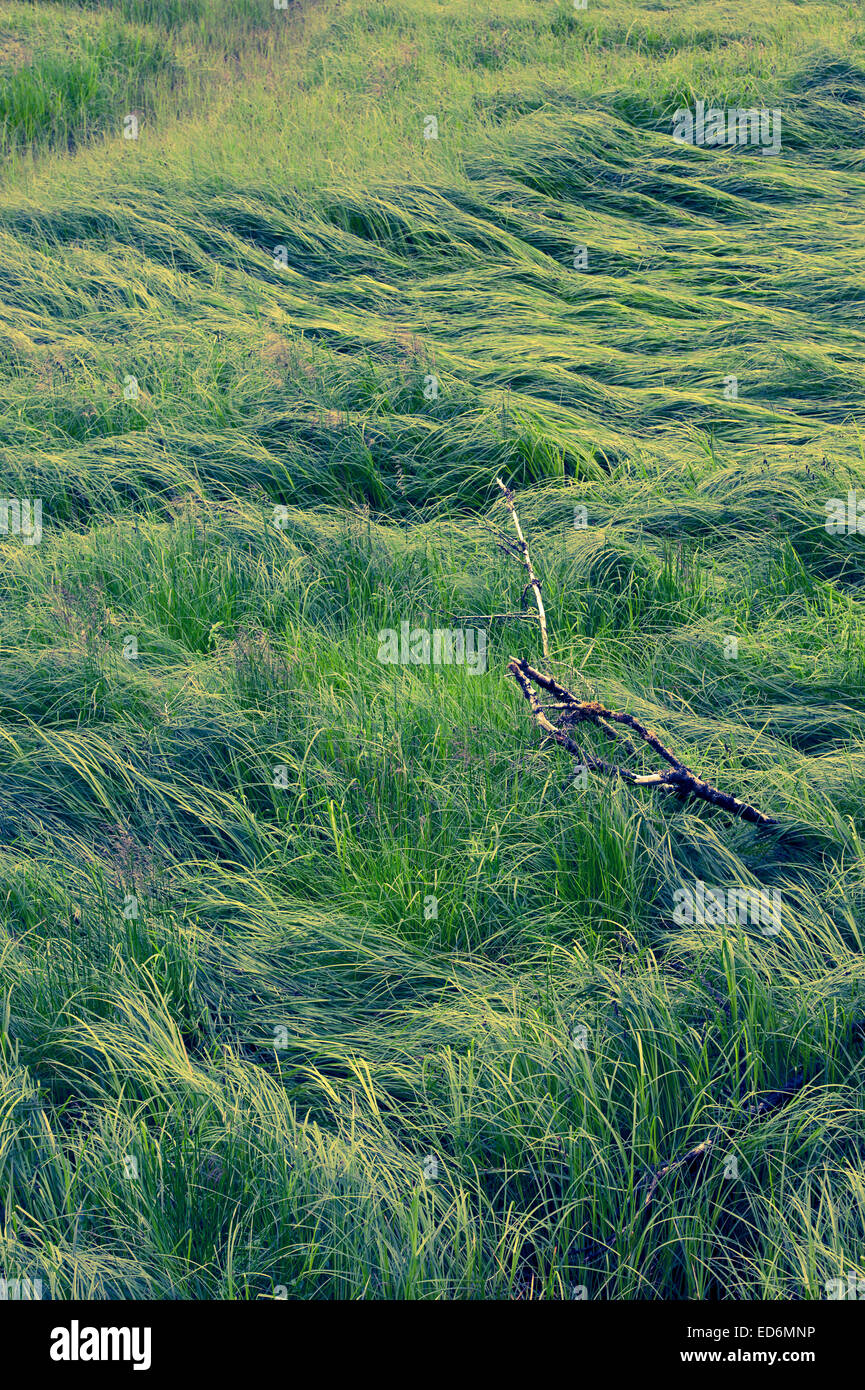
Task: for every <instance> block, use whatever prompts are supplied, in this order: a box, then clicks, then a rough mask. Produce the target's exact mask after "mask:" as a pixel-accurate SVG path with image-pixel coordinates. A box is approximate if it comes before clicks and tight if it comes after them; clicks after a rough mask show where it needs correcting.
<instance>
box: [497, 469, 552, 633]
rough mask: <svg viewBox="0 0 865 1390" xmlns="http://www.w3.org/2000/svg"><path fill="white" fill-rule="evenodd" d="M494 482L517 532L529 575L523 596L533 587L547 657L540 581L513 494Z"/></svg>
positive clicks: (502, 484)
mask: <svg viewBox="0 0 865 1390" xmlns="http://www.w3.org/2000/svg"><path fill="white" fill-rule="evenodd" d="M496 483H497V484H498V486H499V487H500V488H501V490H502V492H503V494H504V498H505V506H506V507H507V509H508V511H509V512H510V514H511V520H512V521H513V523H514V530H515V531H516V533H517V540H518V541H519V556H520V558H521V559H522V562H523V564H524V565H525V567H526V574H527V575H528V576H529V582H528V584H527V585H526V587H525V589H524V590H523V597H524V598H525V595H526V593H527V592H528V590H529V589H534V591H535V603H536V604H537V605H538V621H539V622H540V625H541V645H542V647H543V651H544V656H546V657H549V654H550V644H549V641H548V639H547V615H546V613H545V611H544V600H543V599H542V598H541V581H540V580H539V579H538V576H537V575H536V574H535V572H534V570H533V569H532V562H531V558H530V556H529V547H528V544H527V542H526V538H525V536H524V535H523V528H522V527H521V526H520V519H519V517H518V516H517V509H516V507H515V506H514V495H513V493H512V492H511V490H510V488H509V487H505V484H504V483H503V482H502V480H501V478H496ZM501 549H502V550H504V551H505V552H506V553H510V554H512V555H515V554H516V553H517V552H516V551H514V549H513V548H512V547H509V546H507V545H501Z"/></svg>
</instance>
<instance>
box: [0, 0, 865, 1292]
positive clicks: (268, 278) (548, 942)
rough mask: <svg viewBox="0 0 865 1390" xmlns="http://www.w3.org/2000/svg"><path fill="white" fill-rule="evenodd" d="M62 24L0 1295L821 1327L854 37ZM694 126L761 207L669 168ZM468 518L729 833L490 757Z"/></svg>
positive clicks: (499, 671)
mask: <svg viewBox="0 0 865 1390" xmlns="http://www.w3.org/2000/svg"><path fill="white" fill-rule="evenodd" d="M109 8H110V10H111V13H110V14H106V13H104V12H105V11H107V10H108V9H109ZM98 9H99V10H100V13H99V14H96V13H95V12H94V7H91V6H81V7H78V6H75V5H72V4H63V5H59V4H47V3H46V4H38V5H36V6H12V5H9V6H5V5H4V6H0V25H2V26H8V35H9V37H8V38H7V42H6V47H5V49H3V52H4V53H5V55H6V59H7V60H8V63H9V67H10V70H11V71H12V77H11V79H10V85H9V86H8V89H7V92H6V95H5V96H4V98H3V100H4V101H6V102H7V105H8V110H9V112H11V113H17V114H15V115H14V120H15V121H17V122H18V124H17V125H16V126H15V129H16V131H17V134H16V135H15V138H14V142H13V141H12V137H11V134H10V137H9V138H10V144H11V143H15V142H17V146H16V148H17V153H16V154H15V157H14V158H10V161H9V162H8V171H9V172H8V177H7V179H6V181H5V186H4V189H3V191H2V194H0V348H2V357H0V496H2V497H7V498H41V499H42V504H43V522H42V525H43V535H42V539H41V542H40V543H39V544H32V545H29V544H26V543H25V542H24V539H23V538H22V537H20V536H16V535H6V536H3V537H2V538H0V600H2V601H0V745H2V748H3V759H4V761H3V768H4V775H3V778H2V780H0V871H2V872H0V882H2V884H3V887H2V890H0V924H2V925H0V999H2V1001H3V1018H2V1030H0V1177H2V1181H0V1271H5V1273H6V1275H7V1277H9V1278H13V1277H16V1276H20V1277H30V1278H42V1280H43V1283H44V1286H45V1289H46V1292H50V1294H51V1296H53V1297H56V1298H70V1297H98V1298H117V1297H130V1298H153V1297H171V1298H232V1299H233V1298H242V1299H248V1298H280V1297H285V1296H287V1297H300V1298H335V1297H350V1298H480V1297H497V1298H568V1299H570V1298H580V1297H583V1296H586V1297H589V1298H592V1299H646V1298H649V1299H703V1298H708V1299H721V1298H747V1299H764V1298H765V1299H796V1300H798V1299H811V1298H822V1297H825V1296H826V1290H827V1284H828V1281H831V1280H846V1279H847V1277H848V1275H851V1274H852V1275H853V1276H854V1277H859V1278H865V1245H863V1214H865V1213H863V1203H865V1192H863V1185H862V1180H861V1155H862V1152H863V1144H865V1112H863V1102H862V1085H861V1082H862V1061H861V1057H862V1038H863V1019H865V1015H863V1002H862V1001H863V988H865V969H863V964H862V932H863V913H865V852H863V844H862V835H863V831H865V821H863V809H862V808H863V804H865V692H863V671H865V604H863V597H862V586H863V582H865V558H863V556H865V552H863V550H862V538H861V536H860V535H859V534H858V532H855V531H854V533H852V534H835V533H830V532H829V531H827V529H826V526H825V521H826V516H827V512H826V504H827V502H829V501H830V499H832V498H837V499H841V500H842V501H843V503H844V506H845V508H846V506H847V499H848V493H849V492H850V491H851V490H852V491H854V492H855V491H856V490H857V489H859V490H860V492H861V489H862V488H863V486H865V467H863V454H862V442H861V438H860V432H859V428H858V421H859V416H860V413H861V410H862V407H863V404H865V400H863V385H862V381H863V377H862V363H863V359H865V338H863V324H862V310H861V306H862V303H863V302H865V280H863V276H862V271H861V266H862V264H863V250H865V245H863V233H862V225H863V220H862V212H863V208H865V182H863V174H862V167H861V166H862V159H861V154H862V134H861V112H860V111H859V107H860V105H861V96H862V91H863V89H865V49H863V30H862V27H861V17H860V16H859V14H858V12H857V11H854V10H853V9H848V8H847V7H845V6H841V5H837V4H828V3H818V2H817V0H814V3H807V4H795V5H794V4H787V5H780V6H778V5H772V6H770V5H759V4H758V5H757V6H756V8H755V7H754V6H753V5H751V6H748V7H743V6H741V5H740V6H735V5H734V6H732V7H730V6H729V5H724V6H709V7H708V8H707V7H706V6H705V5H701V6H699V7H697V6H696V5H690V4H682V5H676V6H675V7H669V8H668V9H659V10H646V9H645V7H639V6H634V5H629V4H626V3H624V0H598V3H597V4H595V3H594V2H593V0H590V9H589V10H587V11H586V12H574V11H573V9H572V7H571V6H570V5H564V4H557V3H555V2H554V0H553V2H552V3H549V4H547V3H536V2H535V0H531V2H530V0H523V2H522V3H517V4H508V5H503V4H499V3H498V0H496V3H494V4H492V5H491V6H487V7H485V10H484V14H483V15H479V14H478V11H477V6H475V5H473V4H470V3H468V0H466V2H465V3H463V0H459V2H458V3H457V0H454V3H449V4H442V5H434V6H432V7H430V5H429V4H427V3H425V4H423V5H421V4H419V3H417V0H395V3H391V4H388V5H383V4H364V3H361V2H360V0H343V3H335V4H323V5H321V6H312V5H305V6H292V8H291V10H289V11H285V12H283V11H276V10H274V9H273V8H272V6H270V5H265V4H264V3H263V0H262V4H261V5H258V4H253V3H251V0H245V3H239V0H238V3H235V4H230V3H225V4H222V3H218V0H201V2H200V3H196V4H190V5H184V6H183V7H182V13H181V12H180V10H179V9H178V7H177V6H175V5H173V4H172V3H166V4H156V5H148V6H144V5H139V4H138V3H137V0H129V3H127V0H123V3H119V4H117V5H112V6H110V7H107V6H100V7H98ZM25 11H28V12H32V13H29V14H27V15H25V13H24V12H25ZM28 23H29V24H31V25H33V26H36V27H35V29H34V30H33V32H34V33H35V32H36V30H39V31H40V32H44V33H46V34H47V33H49V32H50V33H53V34H55V36H56V35H57V34H59V33H60V32H63V33H65V32H66V31H67V30H68V33H69V35H70V37H69V42H68V46H66V47H62V48H61V47H57V48H51V47H50V45H49V49H48V56H47V57H37V56H36V55H35V54H34V53H32V52H30V51H29V48H28V39H27V33H28V32H29V31H28V30H27V24H28ZM52 26H53V27H52ZM3 33H4V34H6V33H7V30H6V28H5V27H4V28H3ZM106 36H114V37H113V38H110V40H109V38H107V37H106ZM115 40H116V46H115V47H114V48H111V46H110V44H111V43H115ZM100 45H101V46H100ZM106 45H108V46H106ZM0 47H2V45H0ZM82 54H89V55H90V58H89V59H88V61H90V60H91V59H92V62H93V63H94V64H95V67H94V69H93V82H92V83H90V85H88V82H89V81H90V79H89V78H88V80H87V81H82V84H81V85H80V87H76V86H75V83H76V82H77V80H78V79H77V78H75V79H74V80H73V77H72V76H71V74H73V73H74V72H78V71H79V70H80V71H81V72H83V71H84V68H83V67H81V68H80V69H78V68H76V67H75V64H76V63H83V62H84V59H83V58H82V56H81V55H82ZM148 55H149V56H148ZM0 61H3V59H2V58H0ZM52 63H56V64H59V65H60V67H58V69H57V71H56V73H55V76H56V78H57V80H56V81H54V80H53V79H52V81H51V82H50V83H49V82H48V80H47V79H48V77H49V76H51V73H54V69H53V68H51V66H50V65H51V64H52ZM40 65H41V66H40ZM60 68H62V72H61V71H60ZM88 71H89V69H88ZM64 74H65V77H64ZM61 79H62V80H61ZM94 83H95V85H93V84H94ZM64 84H65V85H64ZM100 84H101V85H100ZM49 86H50V88H51V90H52V91H54V90H55V88H56V89H57V91H58V92H59V93H60V98H59V102H58V104H57V105H56V106H55V107H52V106H51V104H50V102H48V101H47V99H46V100H42V97H39V96H38V94H39V93H40V92H41V93H43V94H44V93H45V92H47V91H48V89H49ZM136 86H139V87H140V88H141V90H142V91H145V93H146V100H144V107H145V116H146V119H145V120H144V121H143V123H142V128H141V132H140V137H139V139H138V140H124V139H123V137H122V132H121V129H120V127H119V126H117V125H116V122H115V115H116V113H117V111H118V110H119V109H120V107H122V106H124V103H128V101H129V100H130V95H129V94H130V93H131V92H132V91H133V89H134V88H136ZM64 93H65V95H64ZM31 94H33V95H31ZM697 97H702V98H705V99H706V100H707V101H709V100H714V101H716V102H719V103H722V104H729V105H736V106H738V105H741V106H746V107H747V106H753V105H757V106H760V105H763V104H766V105H768V106H770V107H772V108H775V107H778V108H780V109H781V110H782V113H783V121H784V125H783V130H784V143H783V148H782V150H781V153H780V154H779V155H778V156H777V157H775V158H770V157H766V156H763V155H760V154H758V153H755V152H753V151H743V150H708V149H704V150H700V149H696V148H692V147H686V146H681V145H678V144H676V143H675V142H673V140H672V139H671V137H670V122H671V117H672V113H673V111H674V110H675V109H676V108H677V107H678V106H680V105H683V104H689V103H691V102H692V101H693V100H695V99H696V98H697ZM40 101H42V105H41V106H40V104H39V103H40ZM100 103H101V104H100ZM117 103H119V104H120V105H119V106H118V105H117ZM429 114H435V115H437V118H438V121H439V138H438V140H424V138H423V128H424V119H425V117H426V116H427V115H429ZM12 120H13V117H12V116H11V115H10V117H9V121H10V122H12ZM8 130H9V131H10V132H11V130H12V125H11V124H9V126H8ZM22 143H26V151H25V150H22V148H21V145H22ZM577 247H585V248H586V251H587V261H586V263H585V265H584V267H583V268H582V269H581V268H579V264H580V262H579V258H577V261H578V264H575V248H577ZM731 377H735V378H736V381H737V390H736V391H731V390H730V389H729V378H731ZM725 379H726V380H725ZM725 386H726V387H727V389H726V390H725ZM498 474H501V475H502V476H504V477H506V478H507V479H508V481H509V482H510V484H511V485H512V486H513V487H514V488H515V489H516V496H517V505H518V508H519V515H520V519H521V521H522V524H523V526H524V528H525V530H526V533H527V534H528V536H529V537H530V540H531V549H532V558H533V561H534V564H535V567H536V569H537V571H538V573H539V574H540V575H541V576H542V578H543V583H544V588H543V593H544V602H545V605H546V609H547V614H548V619H549V625H550V636H551V662H552V665H553V667H554V669H555V672H556V674H557V675H558V676H559V678H560V679H562V680H563V681H564V682H565V683H566V684H569V683H570V684H572V686H573V687H574V688H577V687H579V688H580V689H587V690H589V691H593V692H595V693H596V694H597V695H598V697H599V698H601V699H603V700H604V702H605V703H606V704H607V705H610V706H612V707H615V708H618V709H627V710H629V711H630V712H632V713H633V714H635V715H636V716H637V717H638V718H640V719H641V720H643V721H644V722H646V723H648V724H650V725H651V726H652V727H653V728H656V729H657V731H658V732H659V734H660V735H661V736H662V737H663V738H664V740H665V742H666V743H667V744H668V745H669V746H670V747H672V748H674V749H675V751H676V753H677V755H678V756H680V757H681V758H682V759H683V760H684V761H685V762H686V763H687V764H688V765H689V766H691V767H694V768H696V769H698V770H699V771H700V772H702V773H703V774H704V775H705V776H706V777H707V778H709V779H710V780H711V781H712V782H713V783H714V784H715V785H718V786H723V787H724V788H725V790H729V791H731V792H733V793H734V794H735V795H737V796H739V797H742V798H744V799H746V800H747V801H749V802H751V803H753V804H755V805H758V806H759V807H760V808H761V809H762V810H764V811H766V812H767V813H769V814H770V815H771V816H772V817H774V818H775V820H776V824H775V825H773V826H771V827H767V828H760V829H754V828H753V827H750V826H747V825H742V824H737V823H733V822H731V821H730V819H729V818H728V817H725V816H724V815H721V814H718V813H714V812H712V810H711V809H709V808H708V807H706V806H701V805H697V804H696V803H682V802H680V801H679V800H677V799H676V798H675V797H674V796H660V795H657V794H654V793H653V792H651V791H647V790H643V791H640V790H636V789H633V788H630V787H627V786H623V785H618V784H614V783H612V782H610V783H608V782H605V781H603V780H601V779H596V778H593V779H591V780H588V781H587V782H586V783H585V785H584V784H583V782H582V781H581V780H580V779H574V778H573V776H572V773H573V770H574V769H573V767H572V766H571V761H572V760H571V759H569V758H568V757H567V755H566V754H565V753H564V752H563V751H562V750H561V749H558V748H556V747H553V746H550V745H544V744H543V743H542V742H541V741H540V739H539V737H538V736H537V731H536V729H535V728H534V726H533V725H532V723H531V721H530V720H529V719H528V718H527V714H526V707H525V705H524V702H523V701H522V700H521V699H520V697H519V693H518V692H517V691H516V689H515V688H514V685H513V682H512V681H510V680H509V679H508V678H507V675H506V671H505V668H506V664H507V659H508V657H509V656H510V655H511V654H520V655H525V656H526V657H528V658H529V659H530V660H532V661H533V662H536V663H538V662H540V661H541V660H542V659H541V658H540V639H539V634H538V631H537V627H536V625H535V624H533V623H532V622H531V621H521V622H505V621H502V620H500V619H499V618H496V617H494V616H493V615H496V614H502V613H507V612H514V611H518V610H519V608H520V603H521V590H522V582H521V581H522V575H521V572H520V571H519V569H518V568H517V567H516V566H514V565H513V563H512V562H511V561H510V560H509V559H508V558H507V557H506V556H503V555H502V554H501V553H500V552H499V551H498V549H497V546H496V541H495V531H496V529H497V527H498V526H500V525H506V524H507V516H506V513H505V512H504V510H503V507H502V503H501V501H500V500H499V499H498V490H497V488H496V487H495V481H494V480H495V478H496V476H497V475H498ZM462 615H476V616H473V617H472V618H471V619H468V618H464V617H463V616H462ZM404 622H405V623H408V624H409V627H410V629H421V628H424V629H430V630H432V629H435V628H448V629H455V628H461V627H464V626H466V624H467V623H468V622H470V624H471V626H472V628H481V629H484V630H485V631H486V632H487V633H488V646H487V648H486V653H485V662H484V663H483V666H484V669H482V670H478V671H477V672H476V673H473V672H472V671H471V670H470V669H468V668H467V667H466V666H465V665H462V666H457V665H450V666H447V665H445V666H440V667H436V666H434V665H428V666H426V665H423V664H411V663H410V664H408V665H405V666H403V665H399V664H397V665H391V664H385V663H383V662H382V661H381V660H380V659H379V650H380V647H381V636H380V634H382V632H383V631H385V630H387V629H394V630H397V631H399V629H400V627H401V624H402V623H404ZM587 737H588V736H587ZM593 746H594V745H593ZM698 880H699V881H701V882H703V883H704V884H707V885H710V886H717V887H723V888H724V889H725V890H728V889H733V888H742V889H746V890H751V891H752V892H765V893H766V894H769V895H771V894H773V893H774V894H777V895H778V898H777V901H779V903H780V908H779V913H780V920H779V922H778V924H777V929H773V930H772V931H768V932H767V931H765V930H763V929H762V926H761V925H760V924H754V923H753V922H738V921H733V922H730V921H725V922H714V921H712V920H704V921H702V922H699V921H692V922H687V921H686V922H682V921H681V920H680V918H679V917H678V916H677V903H678V897H677V895H680V894H681V891H682V889H683V888H684V887H693V886H694V885H695V884H696V883H697V881H698ZM763 925H765V924H763ZM785 1088H787V1089H786V1091H785ZM778 1091H784V1092H785V1095H784V1099H785V1103H783V1104H778V1105H773V1106H771V1107H767V1108H766V1110H765V1113H760V1114H755V1107H757V1106H758V1104H759V1101H760V1098H761V1097H764V1096H766V1095H767V1094H771V1093H774V1092H778ZM708 1137H711V1138H712V1139H713V1141H714V1143H713V1148H712V1150H711V1154H712V1157H711V1159H710V1160H709V1161H707V1163H706V1164H704V1165H703V1166H702V1167H701V1168H700V1169H699V1170H698V1171H692V1170H685V1169H676V1170H673V1171H671V1172H670V1174H669V1176H668V1177H667V1178H665V1179H663V1180H662V1181H661V1182H660V1183H659V1184H658V1186H657V1187H656V1188H655V1189H653V1190H652V1196H651V1200H650V1201H649V1202H648V1204H647V1201H646V1198H647V1193H648V1192H649V1190H650V1183H651V1176H652V1174H653V1172H655V1171H656V1170H657V1169H658V1168H659V1167H661V1166H662V1165H663V1164H666V1163H669V1162H670V1161H672V1160H675V1159H676V1158H677V1157H679V1156H681V1155H683V1154H685V1153H686V1152H687V1151H688V1150H690V1149H692V1148H693V1147H694V1146H695V1145H697V1144H699V1143H701V1142H702V1141H703V1140H705V1139H706V1138H708Z"/></svg>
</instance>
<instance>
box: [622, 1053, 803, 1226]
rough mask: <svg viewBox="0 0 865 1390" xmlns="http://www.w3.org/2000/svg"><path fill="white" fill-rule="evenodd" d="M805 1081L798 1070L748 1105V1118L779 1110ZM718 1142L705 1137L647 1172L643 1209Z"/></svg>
mask: <svg viewBox="0 0 865 1390" xmlns="http://www.w3.org/2000/svg"><path fill="white" fill-rule="evenodd" d="M804 1081H805V1077H804V1073H803V1072H797V1073H796V1075H795V1076H792V1077H791V1078H790V1079H789V1081H787V1082H786V1083H785V1085H784V1086H783V1087H782V1088H781V1090H780V1091H768V1092H767V1093H766V1095H765V1096H763V1097H761V1099H760V1100H759V1101H756V1102H755V1103H754V1104H753V1105H750V1106H749V1107H748V1109H747V1111H746V1114H747V1115H748V1118H749V1119H751V1120H758V1119H762V1118H763V1116H764V1115H768V1114H770V1113H771V1111H773V1110H779V1109H780V1108H781V1106H782V1105H786V1104H787V1103H788V1101H791V1100H792V1099H793V1097H794V1095H795V1094H796V1092H797V1091H799V1090H801V1089H802V1086H803V1085H804ZM717 1144H718V1140H717V1139H716V1138H709V1139H704V1140H703V1142H702V1144H697V1145H695V1147H694V1148H693V1149H689V1150H688V1152H687V1153H686V1154H683V1155H682V1157H681V1158H674V1159H671V1161H670V1162H669V1163H662V1164H660V1165H659V1167H657V1168H653V1169H652V1170H651V1171H650V1172H649V1173H647V1174H646V1176H645V1177H644V1178H643V1179H641V1184H640V1185H642V1183H648V1190H647V1192H646V1197H645V1200H644V1202H643V1211H645V1210H646V1207H648V1206H649V1205H650V1203H651V1201H652V1198H653V1197H654V1195H655V1193H656V1191H657V1189H658V1187H659V1185H660V1183H661V1182H662V1181H663V1179H664V1178H666V1177H668V1176H669V1174H670V1173H677V1172H680V1171H681V1170H683V1169H685V1170H688V1171H693V1170H694V1169H695V1168H699V1167H701V1166H702V1164H703V1163H704V1162H705V1160H706V1159H707V1158H708V1156H709V1154H710V1153H711V1152H712V1150H713V1149H714V1148H716V1147H717Z"/></svg>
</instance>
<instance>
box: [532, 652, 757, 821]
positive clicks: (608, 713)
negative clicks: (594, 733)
mask: <svg viewBox="0 0 865 1390" xmlns="http://www.w3.org/2000/svg"><path fill="white" fill-rule="evenodd" d="M508 672H509V673H510V675H512V676H513V678H514V680H515V681H516V683H517V685H518V686H519V688H520V690H521V691H522V692H523V695H524V696H525V698H526V700H527V701H528V703H529V707H530V709H531V711H532V714H533V716H534V719H535V723H536V724H537V725H538V727H539V728H541V729H543V731H544V733H545V734H548V735H549V736H550V738H553V739H555V741H556V743H558V744H560V745H561V747H562V748H564V749H565V750H566V751H567V752H568V753H570V754H571V756H572V757H575V758H578V759H579V760H580V763H581V764H582V765H583V766H584V767H586V768H588V769H589V771H590V772H600V773H604V774H605V775H606V776H608V777H619V778H620V779H621V780H622V781H623V782H628V783H630V785H631V786H634V787H663V788H669V789H670V790H673V791H677V792H679V794H680V795H682V796H693V797H695V798H696V799H697V800H699V801H706V802H708V803H709V805H710V806H718V807H720V808H721V810H723V811H728V812H729V813H730V814H731V815H733V816H740V817H741V819H742V820H745V821H749V822H750V823H751V824H752V825H775V824H776V822H775V820H774V819H773V817H772V816H767V815H765V814H764V812H763V811H758V810H757V808H756V807H755V806H749V804H748V803H747V802H746V801H740V800H739V798H738V797H735V796H731V795H730V793H728V792H722V791H719V789H718V788H717V787H713V786H712V785H711V784H710V783H709V782H706V781H704V780H703V778H702V777H700V776H699V775H698V773H696V772H694V771H693V770H692V769H691V768H689V767H687V766H686V765H685V763H683V762H681V761H680V760H679V759H678V758H677V757H676V755H675V753H671V752H670V750H669V748H667V747H666V746H665V745H664V744H663V743H662V742H661V740H660V739H659V738H658V736H657V734H655V733H653V732H652V730H651V729H647V728H646V726H645V725H644V724H641V723H640V721H639V719H636V718H635V717H634V715H632V714H622V713H621V712H620V711H619V710H613V709H607V708H606V706H605V705H602V704H600V702H599V701H597V700H578V699H577V697H576V696H575V695H572V694H571V692H570V691H569V690H566V689H565V687H564V686H563V685H560V684H559V682H558V681H557V680H555V679H554V678H553V677H552V676H547V675H544V674H543V673H542V672H541V671H537V670H535V668H534V666H530V665H529V663H528V662H527V661H526V660H524V659H523V658H519V659H517V658H516V657H514V658H512V659H511V661H510V662H509V663H508ZM534 686H537V687H538V688H539V689H541V690H545V691H546V692H547V693H548V694H549V695H552V696H554V697H555V699H556V700H557V701H559V702H560V703H561V704H562V705H564V706H565V709H564V711H563V713H562V715H561V723H559V724H554V723H553V722H552V720H550V719H548V718H547V716H546V714H545V713H544V709H543V706H542V705H541V702H540V700H539V699H538V696H537V694H536V693H535V690H534V688H533V687H534ZM580 722H584V723H592V724H595V725H596V726H597V727H598V728H600V729H601V731H602V732H603V733H604V735H605V737H607V738H609V739H611V740H613V741H618V740H620V739H621V740H622V743H623V746H625V747H626V750H627V751H629V752H632V753H633V752H635V751H636V750H635V748H634V745H633V744H632V743H631V741H630V739H625V738H623V737H622V735H621V734H620V732H619V730H618V729H617V728H615V727H614V726H615V725H625V726H626V727H627V728H629V729H631V731H632V732H633V733H635V734H636V735H637V738H638V739H640V740H642V742H643V743H645V744H647V745H648V746H649V748H651V749H652V751H653V752H655V753H657V755H658V756H659V757H660V758H662V759H663V760H664V762H666V763H667V764H668V769H667V770H664V769H661V770H659V771H657V772H649V773H639V772H635V771H634V770H633V768H629V767H622V766H620V765H619V764H618V763H609V762H607V761H606V760H605V759H603V758H596V757H595V756H594V755H593V754H591V753H587V752H585V751H584V750H583V749H582V748H580V746H579V745H578V744H577V743H575V742H574V740H573V738H572V737H571V734H570V732H569V729H570V727H572V726H573V725H574V724H577V723H580Z"/></svg>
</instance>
